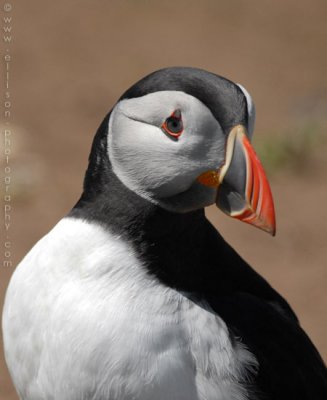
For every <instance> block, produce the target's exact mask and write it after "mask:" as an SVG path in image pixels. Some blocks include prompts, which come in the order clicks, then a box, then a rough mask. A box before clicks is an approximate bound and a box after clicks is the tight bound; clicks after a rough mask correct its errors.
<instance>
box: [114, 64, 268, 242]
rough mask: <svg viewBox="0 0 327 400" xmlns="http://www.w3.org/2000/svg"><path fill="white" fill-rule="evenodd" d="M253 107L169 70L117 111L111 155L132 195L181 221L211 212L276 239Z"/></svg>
mask: <svg viewBox="0 0 327 400" xmlns="http://www.w3.org/2000/svg"><path fill="white" fill-rule="evenodd" d="M254 114H255V112H254V105H253V102H252V100H251V97H250V95H249V94H248V93H247V92H246V90H245V89H244V88H242V87H241V86H240V85H236V84H234V83H232V82H231V81H229V80H227V79H225V78H222V77H220V76H217V75H215V74H212V73H209V72H206V71H203V70H199V69H194V68H166V69H162V70H159V71H156V72H154V73H152V74H150V75H148V76H147V77H145V78H144V79H142V80H141V81H139V82H137V83H136V84H135V85H134V86H132V87H131V88H130V89H129V90H128V91H127V92H126V93H125V94H124V95H123V96H122V97H121V99H120V100H119V101H118V102H117V104H116V105H115V107H114V108H113V110H112V112H111V114H110V119H109V126H108V141H107V143H108V154H109V159H110V163H111V165H112V169H113V172H114V173H115V174H116V176H117V177H118V178H119V180H120V181H121V182H122V183H123V184H124V185H125V186H127V187H128V188H129V189H130V190H132V191H134V192H136V193H137V194H138V195H140V196H142V197H143V198H146V199H148V200H149V201H151V202H153V203H155V204H157V205H159V206H161V207H163V208H164V209H167V210H169V211H173V212H177V213H185V212H188V211H192V210H196V209H199V208H203V207H205V206H208V205H211V204H214V203H215V204H217V206H218V207H219V208H220V209H221V210H222V211H224V212H225V213H226V214H228V215H230V216H232V217H235V218H238V219H240V220H242V221H244V222H247V223H250V224H253V225H255V226H257V227H259V228H261V229H263V230H266V231H268V232H270V233H272V234H274V233H275V216H274V207H273V200H272V196H271V192H270V188H269V184H268V182H267V179H266V176H265V174H264V171H263V168H262V166H261V164H260V161H259V160H258V158H257V157H256V155H255V152H254V150H253V148H252V146H251V144H250V142H249V140H250V137H251V135H252V131H253V126H254V118H255V115H254Z"/></svg>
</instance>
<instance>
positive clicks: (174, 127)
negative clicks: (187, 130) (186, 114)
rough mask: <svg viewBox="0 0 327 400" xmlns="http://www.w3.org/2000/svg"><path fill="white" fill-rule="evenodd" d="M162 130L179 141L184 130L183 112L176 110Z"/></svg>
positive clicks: (162, 126)
mask: <svg viewBox="0 0 327 400" xmlns="http://www.w3.org/2000/svg"><path fill="white" fill-rule="evenodd" d="M161 129H162V130H163V131H164V132H165V133H167V134H168V135H169V136H172V137H173V138H175V139H178V138H179V137H180V135H181V134H182V133H183V130H184V127H183V120H182V113H181V111H180V110H175V111H174V112H173V113H172V114H171V115H170V117H168V118H167V119H166V121H165V122H164V123H163V124H162V125H161Z"/></svg>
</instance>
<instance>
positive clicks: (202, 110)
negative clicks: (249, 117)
mask: <svg viewBox="0 0 327 400" xmlns="http://www.w3.org/2000/svg"><path fill="white" fill-rule="evenodd" d="M176 110H180V112H181V118H182V121H183V132H182V134H181V136H180V137H179V138H178V139H176V138H172V137H169V135H167V134H165V133H164V132H163V130H162V128H161V127H162V124H163V123H164V122H165V121H166V119H167V118H169V117H170V116H171V115H172V113H173V112H174V111H176ZM224 148H225V136H224V133H223V131H222V129H221V127H220V125H219V123H218V122H217V120H216V119H215V117H214V116H213V115H212V113H211V111H210V110H209V109H208V108H207V107H206V106H205V105H204V104H203V103H202V102H200V101H199V100H198V99H196V98H195V97H193V96H190V95H188V94H186V93H184V92H179V91H160V92H155V93H151V94H148V95H145V96H143V97H139V98H134V99H127V100H122V101H121V102H119V103H118V104H117V105H116V106H115V108H114V110H113V112H112V114H111V117H110V122H109V134H108V151H109V158H110V161H111V164H112V167H113V171H114V172H115V174H116V175H117V176H118V178H119V179H120V180H121V181H122V182H123V183H124V184H125V185H126V186H127V187H128V188H129V189H131V190H133V191H134V192H136V193H138V194H139V195H141V196H142V197H146V198H148V199H150V200H152V201H154V202H160V201H161V200H163V199H167V198H170V197H172V196H176V195H179V194H181V193H183V192H185V191H187V190H188V189H190V188H191V186H192V185H193V184H194V183H195V182H196V179H197V177H198V176H199V175H200V174H201V173H203V172H205V171H208V170H216V169H218V168H219V166H220V165H221V164H222V163H223V161H224V154H225V151H224ZM204 190H205V188H204ZM208 193H209V191H208ZM208 195H209V194H208ZM211 197H212V200H213V201H214V199H213V197H214V196H212V191H210V202H211ZM206 201H207V202H208V201H209V200H208V199H207V200H206ZM201 206H202V205H201V204H200V205H199V208H200V207H201Z"/></svg>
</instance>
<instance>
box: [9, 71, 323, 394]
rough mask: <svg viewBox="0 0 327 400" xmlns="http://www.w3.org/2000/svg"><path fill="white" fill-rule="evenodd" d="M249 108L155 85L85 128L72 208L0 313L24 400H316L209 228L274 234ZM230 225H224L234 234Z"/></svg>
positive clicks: (310, 357) (319, 371) (220, 85)
mask: <svg viewBox="0 0 327 400" xmlns="http://www.w3.org/2000/svg"><path fill="white" fill-rule="evenodd" d="M254 121H255V107H254V103H253V100H252V98H251V96H250V94H249V93H248V92H247V91H246V89H245V88H243V87H242V86H241V85H238V84H235V83H233V82H231V81H230V80H228V79H226V78H223V77H222V76H219V75H217V74H215V73H211V72H207V71H205V70H202V69H197V68H191V67H169V68H164V69H161V70H158V71H155V72H153V73H151V74H149V75H147V76H146V77H144V78H143V79H141V80H139V81H138V82H137V83H135V84H134V85H133V86H132V87H131V88H129V89H128V90H127V91H126V92H125V93H124V94H123V95H122V96H121V97H120V98H119V100H118V101H117V103H116V104H115V105H114V107H113V108H112V110H111V111H110V112H109V113H108V115H107V116H106V117H105V118H104V120H103V122H102V123H101V125H100V127H99V128H98V130H97V132H96V134H95V137H94V140H93V144H92V148H91V153H90V156H89V163H88V168H87V170H86V174H85V179H84V185H83V192H82V195H81V197H80V199H79V200H78V202H77V203H76V205H75V206H74V207H73V208H72V210H71V211H70V212H69V213H68V214H67V215H66V216H65V217H64V218H63V219H61V220H60V221H59V222H58V224H57V225H55V227H54V228H53V229H52V230H51V231H50V232H49V233H48V234H47V235H46V236H44V237H43V238H42V239H41V240H40V241H39V242H38V243H37V244H36V245H35V246H34V247H33V248H32V249H31V250H30V252H29V253H28V254H27V255H26V256H25V258H24V259H23V260H22V261H21V263H20V264H19V265H18V267H17V268H16V270H15V272H14V274H13V276H12V278H11V281H10V283H9V286H8V289H7V292H6V298H5V304H4V309H3V340H4V349H5V358H6V362H7V365H8V368H9V371H10V374H11V377H12V380H13V383H14V385H15V388H16V390H17V392H18V395H19V397H20V399H22V400H292V399H294V400H323V399H326V398H327V374H326V367H325V365H324V362H323V360H322V358H321V356H320V355H319V353H318V351H317V350H316V348H315V347H314V345H313V344H312V342H311V341H310V339H309V338H308V336H307V335H306V333H305V332H304V331H303V329H302V328H301V326H300V324H299V321H298V319H297V317H296V315H295V313H294V312H293V310H292V309H291V307H290V306H289V304H288V303H287V301H286V300H285V299H284V298H283V297H282V296H281V295H280V294H278V293H277V291H276V290H274V289H273V288H272V287H271V286H270V284H269V283H268V282H267V281H266V280H265V279H264V278H263V277H261V276H260V275H259V274H258V273H257V272H256V271H255V270H254V269H252V268H251V267H250V266H249V265H248V264H247V263H246V261H244V260H243V259H242V258H241V256H239V255H238V254H237V253H236V252H235V250H233V248H232V247H231V246H230V245H229V244H227V243H226V242H225V241H224V239H223V238H222V236H221V235H220V234H219V232H218V231H217V230H216V229H215V227H213V225H212V224H211V223H210V222H209V221H208V220H207V219H206V216H205V212H204V209H205V207H207V206H209V205H216V206H217V208H219V209H220V210H222V211H223V212H224V213H225V214H227V215H229V216H231V217H233V218H235V219H238V220H240V221H242V222H245V223H248V224H250V225H253V226H254V227H257V228H259V229H262V230H263V231H266V232H268V233H270V234H272V235H274V234H275V225H276V224H275V212H274V204H273V198H272V194H271V189H270V186H269V183H268V180H267V177H266V175H265V172H264V169H263V167H262V165H261V163H260V161H259V159H258V157H257V156H256V153H255V151H254V149H253V147H252V145H251V136H252V133H253V129H254ZM235 223H236V222H235Z"/></svg>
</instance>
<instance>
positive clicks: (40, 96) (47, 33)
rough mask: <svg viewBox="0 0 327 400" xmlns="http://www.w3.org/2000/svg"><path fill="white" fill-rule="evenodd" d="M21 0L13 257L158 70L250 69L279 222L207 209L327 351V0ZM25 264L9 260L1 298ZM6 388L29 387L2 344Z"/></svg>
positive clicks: (58, 206)
mask: <svg viewBox="0 0 327 400" xmlns="http://www.w3.org/2000/svg"><path fill="white" fill-rule="evenodd" d="M11 4H12V5H13V10H12V12H11V16H12V17H13V20H12V24H11V25H12V27H13V28H12V34H13V39H12V42H11V44H10V46H9V47H10V53H11V54H12V56H13V61H12V63H11V71H10V84H11V95H12V102H13V106H12V118H11V127H12V128H13V145H12V151H13V155H12V158H11V161H10V162H11V166H12V168H13V173H12V177H13V181H14V182H13V184H12V185H11V192H12V194H13V195H14V200H13V202H12V203H11V204H12V206H13V211H12V213H11V217H12V221H11V222H12V224H11V227H10V230H9V235H10V239H11V242H12V249H11V251H12V260H13V262H14V264H15V265H16V264H17V262H18V261H19V260H20V259H21V258H22V257H23V256H24V255H25V254H26V252H27V251H28V250H29V249H30V248H31V246H32V245H33V244H34V243H35V242H36V241H37V240H38V239H39V238H40V237H42V236H43V235H44V234H45V233H46V232H48V231H49V230H50V229H51V227H52V226H53V225H54V224H55V223H56V222H57V221H58V220H59V219H60V218H62V217H63V216H64V215H65V214H66V213H67V212H68V211H69V210H70V208H71V207H72V206H73V205H74V203H75V201H76V200H77V199H78V197H79V194H80V192H81V185H82V180H83V175H84V171H85V168H86V166H87V157H88V153H89V149H90V145H91V141H92V138H93V135H94V133H95V131H96V129H97V127H98V125H99V123H100V122H101V121H102V118H103V117H104V115H105V114H106V113H107V112H108V110H109V109H110V108H111V107H112V105H113V104H114V102H115V100H116V99H117V98H118V96H119V95H120V94H121V93H122V92H123V91H124V90H125V89H126V88H128V87H129V86H130V85H131V84H133V83H134V82H135V81H136V80H138V79H139V78H140V77H142V76H143V75H145V74H147V73H149V72H151V71H152V70H155V69H158V68H161V67H164V66H172V65H187V66H196V67H201V68H204V69H207V70H210V71H212V72H216V73H218V74H221V75H223V76H226V77H228V78H230V79H232V80H234V81H236V82H240V83H242V85H244V86H245V87H246V88H247V89H248V90H249V91H250V93H251V94H252V96H253V98H254V100H255V103H256V106H257V125H256V133H255V141H254V143H255V147H256V148H257V150H258V153H259V155H260V157H261V158H262V160H263V163H264V165H265V167H266V169H267V171H268V174H269V178H270V182H271V186H272V190H273V194H274V198H275V203H276V211H277V223H278V227H277V228H278V231H277V236H276V237H275V238H271V237H270V236H268V235H266V234H265V233H263V232H261V231H258V230H256V229H254V228H252V227H250V226H247V225H245V224H241V223H239V222H238V221H233V220H230V219H228V217H225V216H224V215H223V214H222V213H220V212H219V211H218V210H216V209H209V210H208V215H209V217H210V219H211V220H213V221H214V223H215V224H216V226H217V228H218V229H219V230H220V231H221V232H222V234H223V235H224V236H225V238H226V239H227V240H228V241H229V242H230V243H231V244H232V245H233V246H234V247H235V248H236V249H237V250H238V251H239V253H240V254H241V255H242V256H243V257H244V258H245V259H247V260H248V261H249V262H250V263H251V264H252V266H253V267H254V268H255V269H256V270H257V271H259V272H260V273H261V274H263V275H264V276H265V277H266V278H267V279H268V280H269V282H270V283H271V284H272V285H273V286H274V287H275V288H277V289H278V290H279V291H280V292H281V293H282V295H284V296H285V297H286V298H287V299H288V301H289V302H290V304H291V305H292V306H293V308H294V309H295V311H296V312H297V314H298V316H299V318H300V320H301V323H302V325H303V327H304V328H305V330H306V331H307V332H308V334H309V335H310V337H311V338H312V340H313V342H314V343H315V344H316V346H317V347H318V349H319V351H320V352H321V353H322V355H323V356H324V358H325V359H327V337H326V334H327V323H326V305H327V295H326V283H327V272H326V255H327V250H326V237H327V225H326V224H327V223H326V221H327V218H326V217H327V211H326V205H327V183H326V182H327V160H326V150H327V141H326V127H327V118H326V112H327V79H326V76H327V25H326V17H327V2H326V1H325V0H293V1H292V0H286V1H275V2H273V1H266V0H252V1H246V0H244V1H241V0H224V1H218V0H217V1H214V0H202V1H182V0H176V1H166V2H159V1H155V0H152V1H150V0H139V1H136V0H134V1H132V0H129V1H127V0H125V1H100V0H84V1H75V0H69V1H63V0H61V1H57V2H54V1H52V0H29V1H23V0H21V1H18V0H16V1H12V2H11ZM1 12H2V16H4V12H3V11H1ZM5 48H6V46H5V45H4V43H2V50H3V51H2V54H4V51H5ZM1 64H2V66H3V65H4V63H3V61H1ZM1 85H2V91H3V89H4V86H3V85H4V72H2V78H1ZM2 145H3V143H2ZM2 154H3V152H2ZM2 171H3V168H2ZM1 189H2V190H3V184H2V186H1ZM1 199H3V195H1ZM1 201H2V202H3V200H1ZM1 228H2V233H4V232H3V231H4V229H3V223H2V224H1ZM1 246H2V249H3V244H1ZM2 252H3V253H4V250H2ZM2 258H3V257H2ZM13 269H14V268H13V267H12V268H4V267H0V278H1V280H0V307H2V302H3V296H4V293H5V289H6V287H7V284H8V280H9V278H10V275H11V274H12V272H13ZM0 399H1V400H2V399H17V397H16V395H15V393H14V390H13V387H12V385H11V382H10V378H9V376H8V373H7V370H6V366H5V363H4V360H3V354H2V349H1V355H0Z"/></svg>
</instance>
